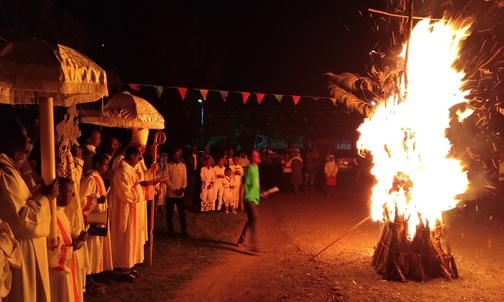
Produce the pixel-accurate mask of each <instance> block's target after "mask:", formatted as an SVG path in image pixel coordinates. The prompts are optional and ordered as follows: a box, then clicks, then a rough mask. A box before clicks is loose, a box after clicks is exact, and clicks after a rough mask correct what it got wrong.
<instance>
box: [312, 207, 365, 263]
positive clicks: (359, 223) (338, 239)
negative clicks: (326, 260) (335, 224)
mask: <svg viewBox="0 0 504 302" xmlns="http://www.w3.org/2000/svg"><path fill="white" fill-rule="evenodd" d="M370 218H371V215H369V216H368V217H366V218H364V219H362V220H361V221H359V222H358V223H357V224H356V225H354V226H353V227H351V228H350V229H349V230H348V231H346V232H345V233H343V235H341V236H339V237H338V238H336V240H334V241H333V242H331V243H330V244H329V245H328V246H326V247H325V248H323V249H322V250H321V251H320V252H318V253H316V254H315V255H313V256H312V257H311V258H310V260H313V259H315V258H316V257H317V256H318V255H320V254H322V253H323V252H324V251H325V250H327V249H328V248H330V247H331V246H333V245H334V244H335V243H336V242H338V241H340V240H341V238H343V237H345V236H346V235H347V234H348V233H350V232H351V231H353V230H355V229H356V228H358V227H359V226H361V225H362V224H364V222H366V221H368V220H369V219H370Z"/></svg>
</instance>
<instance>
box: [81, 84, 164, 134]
mask: <svg viewBox="0 0 504 302" xmlns="http://www.w3.org/2000/svg"><path fill="white" fill-rule="evenodd" d="M79 115H80V118H81V123H87V124H93V125H98V126H105V127H113V128H129V129H132V128H140V129H143V128H147V129H164V128H165V120H164V118H163V116H162V115H161V114H160V113H159V112H158V111H157V110H156V108H154V106H152V105H151V104H150V103H149V102H147V101H146V100H144V99H142V98H140V97H137V96H134V95H132V94H131V93H129V92H127V91H125V92H122V93H119V94H117V95H115V96H113V97H112V98H111V99H110V100H109V101H108V103H107V105H105V106H104V107H103V109H102V110H101V111H97V110H80V111H79Z"/></svg>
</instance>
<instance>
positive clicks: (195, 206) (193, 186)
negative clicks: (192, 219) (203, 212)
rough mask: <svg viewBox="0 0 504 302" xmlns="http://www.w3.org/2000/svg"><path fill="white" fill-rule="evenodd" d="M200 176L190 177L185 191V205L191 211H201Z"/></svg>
mask: <svg viewBox="0 0 504 302" xmlns="http://www.w3.org/2000/svg"><path fill="white" fill-rule="evenodd" d="M198 179H199V176H197V175H189V176H188V177H187V188H186V191H185V194H184V195H185V197H184V198H185V204H186V208H188V209H190V210H199V209H200V203H201V202H200V198H199V193H200V192H199V189H200V188H201V185H200V184H199V181H198Z"/></svg>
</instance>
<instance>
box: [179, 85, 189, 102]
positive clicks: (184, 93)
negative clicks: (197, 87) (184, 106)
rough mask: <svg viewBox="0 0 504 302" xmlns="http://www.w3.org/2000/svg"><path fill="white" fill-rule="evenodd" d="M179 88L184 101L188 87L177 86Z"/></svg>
mask: <svg viewBox="0 0 504 302" xmlns="http://www.w3.org/2000/svg"><path fill="white" fill-rule="evenodd" d="M177 90H178V92H179V93H180V97H181V98H182V101H183V100H185V96H186V93H187V88H183V87H177Z"/></svg>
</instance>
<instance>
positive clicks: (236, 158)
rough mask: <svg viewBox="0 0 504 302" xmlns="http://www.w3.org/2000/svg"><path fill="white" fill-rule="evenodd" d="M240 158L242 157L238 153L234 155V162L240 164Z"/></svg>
mask: <svg viewBox="0 0 504 302" xmlns="http://www.w3.org/2000/svg"><path fill="white" fill-rule="evenodd" d="M239 160H240V157H239V156H238V155H235V156H233V164H234V165H238V161H239Z"/></svg>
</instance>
